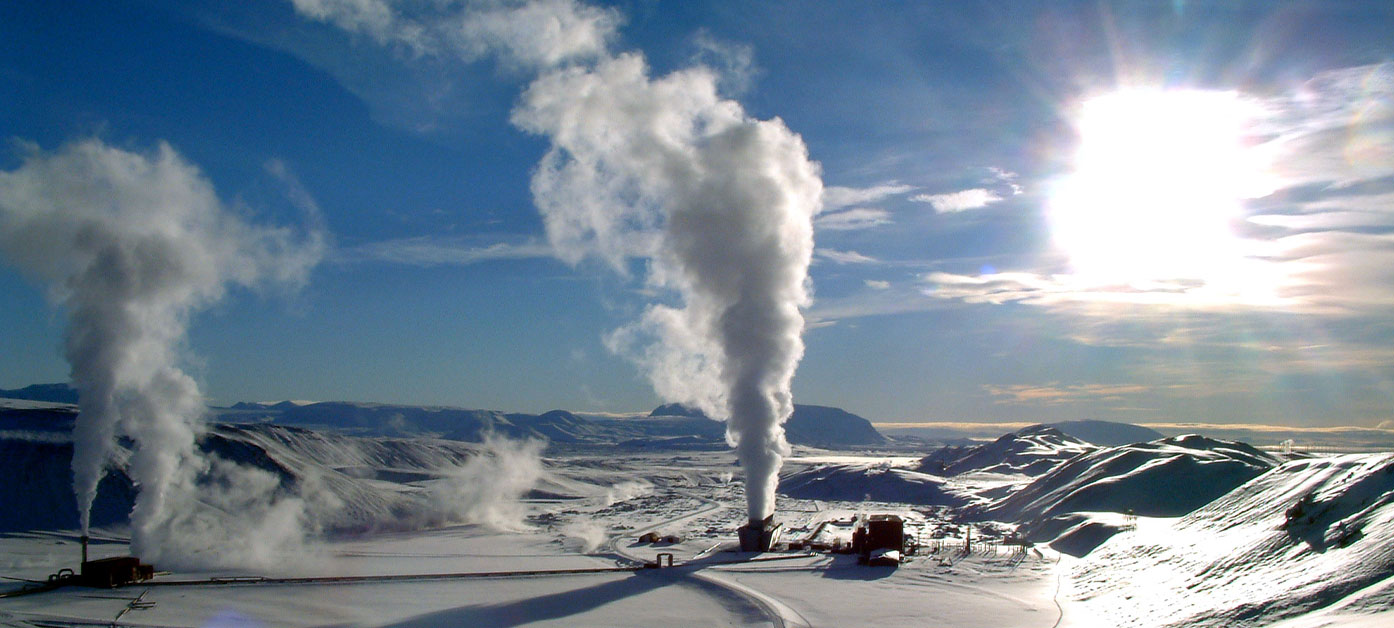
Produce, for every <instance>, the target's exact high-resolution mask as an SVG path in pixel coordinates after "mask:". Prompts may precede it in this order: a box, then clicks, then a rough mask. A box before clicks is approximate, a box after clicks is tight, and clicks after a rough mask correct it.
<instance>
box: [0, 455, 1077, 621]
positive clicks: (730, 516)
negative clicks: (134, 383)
mask: <svg viewBox="0 0 1394 628" xmlns="http://www.w3.org/2000/svg"><path fill="white" fill-rule="evenodd" d="M853 458H854V459H855V458H857V457H855V456H854V457H853ZM860 462H861V463H862V464H865V465H872V464H877V463H884V460H883V459H881V458H879V457H875V458H866V457H862V458H861V459H860ZM548 466H549V469H551V472H550V475H551V476H552V479H551V481H552V482H553V483H555V484H560V485H567V486H571V487H572V488H573V489H576V490H574V491H573V492H575V493H585V492H586V491H583V490H581V489H579V488H577V487H581V486H589V487H592V489H594V490H591V491H589V492H588V494H585V495H574V496H569V497H554V496H548V497H542V498H533V499H528V500H525V503H524V506H525V507H526V514H525V518H524V519H523V521H522V522H521V526H520V527H519V529H518V530H516V531H512V532H500V531H498V530H496V529H493V528H490V527H485V526H479V525H461V526H450V527H444V528H436V529H427V530H417V531H405V532H374V533H364V534H360V535H354V536H341V537H338V538H335V539H332V540H328V541H325V542H323V543H320V544H315V545H311V546H308V547H306V548H304V550H303V551H301V552H299V553H297V554H295V555H288V556H286V557H285V558H284V560H283V561H279V562H277V563H276V564H274V565H271V566H268V567H265V568H258V569H246V568H243V569H227V570H219V569H213V570H208V569H203V570H183V571H177V572H174V573H170V574H162V575H160V576H159V577H158V578H157V579H156V581H155V582H162V581H163V582H168V581H173V580H200V579H208V578H215V577H218V578H225V577H246V576H258V577H267V578H287V577H289V578H295V577H320V576H333V577H343V576H399V575H404V574H459V573H469V574H476V573H488V572H535V571H555V570H577V569H583V570H584V569H597V568H599V569H604V568H614V567H628V568H630V570H628V571H611V572H601V573H581V574H568V575H540V574H530V575H518V576H503V575H493V576H486V577H461V578H451V579H440V580H392V581H382V582H353V583H343V582H340V583H323V582H320V583H285V582H259V583H251V582H243V583H239V584H220V585H211V584H203V585H186V586H166V585H158V584H155V585H134V586H130V587H124V588H120V589H115V590H111V591H106V590H94V589H84V588H77V587H66V588H62V589H59V590H56V591H50V592H44V593H37V594H32V595H26V596H19V597H12V598H6V599H0V624H6V625H23V626H32V625H90V624H92V623H102V624H103V625H105V624H106V623H107V622H111V621H112V620H113V619H114V618H116V617H117V616H118V615H119V616H120V618H121V619H120V622H118V623H130V624H132V625H162V626H176V625H178V626H184V625H237V626H242V625H247V626H251V625H287V626H312V625H374V626H376V625H407V626H461V625H471V626H513V625H570V626H574V625H607V626H625V625H634V626H638V625H645V626H651V625H655V624H658V625H662V624H665V623H666V624H670V625H681V626H689V625H720V626H727V625H755V626H758V625H791V626H795V625H812V626H820V625H829V624H831V623H834V622H837V623H852V624H857V625H867V626H898V625H904V624H905V623H906V622H908V621H911V619H912V618H926V617H941V618H943V619H944V620H945V621H946V622H947V623H946V624H945V625H953V626H1039V625H1049V624H1050V623H1052V622H1054V621H1055V619H1056V617H1057V616H1058V610H1057V608H1056V606H1055V603H1054V601H1053V596H1054V593H1055V590H1056V586H1057V580H1056V577H1055V573H1056V569H1057V561H1058V560H1059V555H1058V554H1056V553H1054V552H1051V551H1048V550H1047V551H1046V552H1044V553H1039V554H1035V553H1033V554H1028V555H1026V556H1021V555H1016V556H1014V555H1013V551H1012V550H1011V549H1009V548H1006V547H993V548H991V549H988V548H987V547H986V546H977V547H975V548H974V549H973V551H972V553H969V554H966V555H965V554H963V553H962V552H961V550H962V540H961V538H954V537H952V536H945V538H943V539H940V540H936V541H933V542H931V543H930V546H931V548H932V549H937V551H936V552H934V553H931V554H925V555H921V556H917V557H914V558H913V559H911V560H910V561H909V562H908V563H906V564H904V565H902V566H901V567H900V568H898V569H892V568H887V567H866V566H860V565H857V564H856V561H855V557H852V556H847V555H823V554H815V555H802V556H801V555H799V554H797V553H791V554H788V555H783V554H765V555H759V556H758V558H759V559H758V560H754V561H752V560H750V559H751V558H756V557H757V556H756V555H752V554H740V553H738V552H734V551H731V550H732V547H731V545H732V542H733V541H734V530H735V528H736V527H737V526H738V525H740V523H742V519H743V518H744V495H743V492H742V490H741V486H740V483H739V482H738V481H732V456H731V455H730V454H729V453H727V452H698V453H682V454H676V455H675V454H673V453H667V454H640V453H636V454H633V455H626V456H622V457H617V456H613V455H594V454H578V455H572V456H566V457H561V458H549V460H548ZM839 506H840V507H841V508H839ZM867 507H869V508H870V509H871V510H872V511H874V512H881V511H888V512H901V513H903V514H904V515H905V516H907V518H910V519H912V520H913V522H912V526H911V529H912V531H913V532H916V533H919V534H921V535H923V536H925V537H926V541H929V539H928V537H929V532H928V530H929V528H932V527H934V526H933V525H932V518H927V517H926V515H924V514H923V513H920V512H917V511H914V510H910V509H907V507H906V506H904V505H896V504H880V505H875V504H860V503H841V504H836V503H829V502H820V501H811V500H794V499H784V500H782V501H781V510H780V515H779V516H780V518H781V520H782V521H784V522H785V523H786V524H787V525H788V526H789V528H790V529H791V532H790V534H791V535H795V534H800V533H802V532H806V531H807V530H808V529H809V527H810V526H811V525H812V524H815V523H816V522H817V521H820V520H822V519H824V518H829V517H848V518H850V517H851V516H852V515H854V514H855V513H856V512H858V511H863V510H865V509H866V508H867ZM647 531H654V532H656V533H658V534H660V535H663V536H670V535H671V536H676V537H678V541H677V542H675V543H674V542H666V541H660V542H659V543H647V542H640V541H639V540H638V537H639V536H640V535H641V534H642V533H644V532H647ZM127 542H128V541H127V539H126V538H125V537H124V536H123V532H122V530H120V529H119V528H117V529H104V530H100V531H98V532H97V533H96V534H94V542H93V545H92V548H91V551H92V556H93V557H94V558H97V557H105V556H114V555H122V554H124V553H126V552H127V551H128V547H127ZM587 552H589V553H587ZM659 553H673V554H674V555H675V556H674V557H675V559H676V563H677V566H676V567H673V568H668V569H643V568H639V569H633V568H634V567H635V563H634V562H633V561H632V560H630V559H631V558H633V559H639V560H642V561H650V560H653V559H654V558H655V557H656V556H657V555H658V554H659ZM0 556H3V558H0V574H3V575H5V576H8V577H11V578H27V579H34V580H42V579H43V578H44V577H46V575H47V574H49V573H53V572H55V571H57V570H58V569H59V568H62V567H75V566H76V563H77V557H78V546H77V543H76V533H75V532H73V531H46V532H29V533H13V534H9V535H6V536H3V537H0ZM772 557H774V558H779V560H764V559H767V558H772ZM22 584H23V583H21V582H19V581H11V583H10V584H9V585H0V590H9V591H13V590H17V589H18V588H19V587H20V586H21V585H22ZM6 587H7V588H6ZM136 598H139V602H140V603H138V604H134V605H133V604H132V600H134V599H136ZM146 603H153V605H147V604H146ZM984 603H986V604H990V605H991V607H992V608H993V609H995V610H994V611H993V612H992V613H980V612H977V611H975V610H974V608H975V605H981V604H984Z"/></svg>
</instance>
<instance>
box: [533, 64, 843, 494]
mask: <svg viewBox="0 0 1394 628" xmlns="http://www.w3.org/2000/svg"><path fill="white" fill-rule="evenodd" d="M513 121H514V123H515V124H517V125H518V126H519V127H521V128H523V129H525V130H528V131H531V132H534V133H539V134H543V135H546V136H547V137H549V138H550V139H551V140H552V148H551V150H550V151H549V152H548V153H547V155H546V156H545V157H544V158H543V161H542V164H541V165H540V166H539V167H538V169H537V172H536V174H535V175H534V177H533V184H532V185H533V194H534V197H535V200H536V202H537V205H538V207H539V209H541V211H542V214H543V218H544V220H545V223H546V227H547V233H548V236H549V238H550V239H551V241H552V244H553V246H555V247H556V249H557V251H558V253H559V254H560V255H561V256H562V257H563V259H566V260H568V261H572V262H575V261H578V260H580V259H581V258H582V257H584V256H586V255H588V254H599V255H601V256H602V257H604V258H605V259H607V260H608V261H609V262H610V263H611V264H612V265H613V266H614V267H615V268H617V269H619V270H621V271H623V269H624V267H625V266H624V264H625V260H626V258H627V257H630V256H642V257H649V258H651V259H652V264H651V269H652V272H651V274H650V275H649V277H648V278H647V280H648V282H649V283H650V284H651V285H653V286H654V287H659V288H667V289H672V290H674V291H676V293H677V294H678V295H679V297H680V299H681V305H680V306H670V305H660V304H655V305H651V306H649V308H648V309H647V310H646V311H645V313H644V316H643V318H642V319H641V320H640V321H639V322H637V323H635V324H632V325H630V326H626V327H624V328H621V329H619V330H617V331H616V332H615V333H614V334H612V335H611V337H610V346H611V347H612V348H613V349H615V350H617V351H619V352H621V353H623V354H625V355H628V356H630V357H632V358H634V359H635V360H636V361H637V362H638V363H639V364H640V365H641V366H643V367H645V369H646V370H647V372H648V374H649V378H650V380H651V381H652V383H653V385H654V387H655V390H656V391H657V392H658V393H659V394H660V395H661V396H662V397H664V398H666V399H668V400H670V401H679V402H683V403H688V404H691V405H695V406H697V407H700V408H702V409H703V410H704V411H705V412H706V413H707V414H708V415H709V416H712V417H715V418H725V419H727V420H728V424H727V440H728V441H730V442H731V444H732V445H733V446H735V447H736V451H737V456H738V458H739V459H740V462H741V466H742V467H743V468H744V470H745V473H746V495H747V508H748V514H749V516H750V518H751V519H763V518H764V517H766V516H768V515H769V514H771V513H773V511H774V489H775V484H776V482H777V481H778V472H779V467H780V464H781V462H782V460H783V456H785V455H787V452H788V444H787V443H786V442H785V439H784V430H783V427H782V424H783V423H784V421H785V420H786V419H788V417H789V415H790V414H791V413H792V412H793V399H792V395H791V394H790V382H791V380H792V379H793V376H794V369H795V367H796V366H797V365H798V361H799V359H800V358H801V357H802V355H803V341H802V339H801V334H802V332H803V324H804V320H803V316H802V314H801V313H800V311H799V308H800V307H801V306H803V305H806V304H807V302H808V292H807V290H806V287H805V284H806V283H807V280H808V265H809V261H810V258H811V255H812V251H813V227H812V217H813V215H814V214H815V213H816V211H817V209H818V204H819V202H820V201H819V198H820V196H821V194H822V182H821V180H820V178H819V173H818V167H817V165H816V164H814V163H813V162H811V161H809V159H808V153H807V150H806V149H805V147H804V144H803V141H802V140H801V139H799V137H798V136H797V135H795V134H794V133H792V132H790V131H789V129H788V128H787V127H785V126H784V124H783V123H782V122H780V121H779V120H777V119H776V120H767V121H760V120H754V119H751V118H749V117H748V116H747V115H746V114H745V113H744V111H743V110H742V108H741V106H740V105H739V104H738V103H736V102H734V101H731V100H726V99H723V98H721V97H720V96H719V94H718V92H717V76H716V75H715V74H714V73H713V72H711V71H710V70H708V69H706V68H700V67H699V68H694V69H690V70H685V71H680V72H675V73H673V74H670V75H668V76H665V77H661V78H658V79H652V78H650V77H649V75H648V70H647V68H646V66H645V63H644V60H643V58H642V57H641V56H640V55H638V54H632V53H631V54H622V55H619V56H617V57H613V58H607V59H604V60H602V61H601V62H599V63H597V64H596V65H595V66H593V67H585V68H583V67H571V68H565V69H561V70H558V71H555V72H553V73H550V74H548V75H545V76H543V77H541V78H539V79H538V80H537V81H536V82H534V83H533V84H532V86H531V87H529V89H528V90H527V92H526V93H525V94H524V95H523V98H522V102H521V103H520V104H519V106H518V107H517V109H516V110H515V112H514V116H513Z"/></svg>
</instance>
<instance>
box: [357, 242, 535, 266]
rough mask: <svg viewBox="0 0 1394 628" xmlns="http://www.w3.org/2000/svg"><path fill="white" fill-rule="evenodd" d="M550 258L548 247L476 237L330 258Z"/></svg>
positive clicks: (382, 245)
mask: <svg viewBox="0 0 1394 628" xmlns="http://www.w3.org/2000/svg"><path fill="white" fill-rule="evenodd" d="M552 256H553V252H552V247H551V246H548V245H547V244H546V243H542V242H536V241H531V240H525V241H520V242H492V243H482V242H481V241H480V239H479V238H459V237H435V236H422V237H417V238H400V239H396V240H382V241H378V242H369V243H367V244H361V245H358V246H354V247H349V248H342V249H339V250H338V251H336V252H335V253H334V255H333V256H332V258H331V259H332V260H333V261H335V262H340V263H353V262H385V263H389V264H403V265H407V266H423V267H427V266H464V265H468V264H477V263H480V262H488V261H494V260H518V259H535V258H550V257H552Z"/></svg>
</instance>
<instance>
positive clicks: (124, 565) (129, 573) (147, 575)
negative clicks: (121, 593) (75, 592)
mask: <svg viewBox="0 0 1394 628" xmlns="http://www.w3.org/2000/svg"><path fill="white" fill-rule="evenodd" d="M154 577H155V567H154V566H152V565H146V564H143V563H141V562H140V559H139V558H136V557H135V556H114V557H112V558H101V559H97V560H89V561H86V562H84V563H82V575H81V576H80V578H81V581H82V584H83V585H86V586H89V587H98V588H103V589H112V588H115V587H119V586H122V585H126V584H131V583H135V582H143V581H145V580H149V579H151V578H154Z"/></svg>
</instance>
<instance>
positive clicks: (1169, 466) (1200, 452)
mask: <svg viewBox="0 0 1394 628" xmlns="http://www.w3.org/2000/svg"><path fill="white" fill-rule="evenodd" d="M1278 462H1279V461H1278V459H1277V458H1275V457H1274V456H1272V455H1270V454H1268V453H1265V452H1263V451H1260V450H1258V449H1256V448H1254V447H1251V446H1249V445H1246V444H1244V443H1238V442H1234V441H1223V440H1217V439H1212V438H1206V437H1203V436H1197V435H1194V434H1191V435H1186V436H1177V437H1173V438H1165V439H1161V440H1157V441H1152V442H1149V443H1136V444H1133V445H1124V446H1121V447H1109V448H1105V449H1099V450H1095V451H1092V452H1088V453H1085V454H1082V455H1080V456H1077V457H1075V458H1073V459H1071V460H1069V461H1068V462H1066V463H1064V464H1062V465H1060V466H1059V467H1057V468H1056V469H1054V470H1053V471H1051V472H1049V473H1047V474H1045V475H1042V476H1041V477H1039V478H1036V480H1035V481H1033V482H1031V483H1030V484H1028V485H1026V486H1025V487H1022V488H1021V489H1020V490H1018V491H1016V492H1014V493H1012V494H1011V495H1009V496H1007V497H1004V498H1002V499H1001V500H998V501H997V502H995V503H993V504H991V505H990V506H988V507H986V508H984V509H983V510H982V511H981V512H980V513H979V514H980V515H981V516H983V517H984V518H988V519H996V520H999V521H1022V522H1027V521H1035V520H1040V519H1044V518H1047V517H1051V516H1054V515H1060V514H1066V513H1074V512H1089V511H1105V512H1117V513H1124V512H1132V513H1134V514H1137V515H1143V516H1155V517H1174V516H1179V515H1183V514H1186V513H1188V512H1191V511H1192V510H1195V509H1196V508H1199V507H1201V506H1204V505H1205V504H1208V503H1210V502H1211V501H1212V500H1214V499H1215V498H1217V497H1219V496H1221V495H1224V494H1225V493H1227V492H1229V491H1230V490H1231V489H1233V488H1234V487H1236V486H1239V485H1240V484H1243V483H1244V482H1247V481H1249V480H1250V479H1253V478H1254V477H1257V476H1258V475H1260V474H1262V473H1263V472H1265V471H1267V470H1269V469H1271V468H1273V467H1274V466H1277V464H1278Z"/></svg>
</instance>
